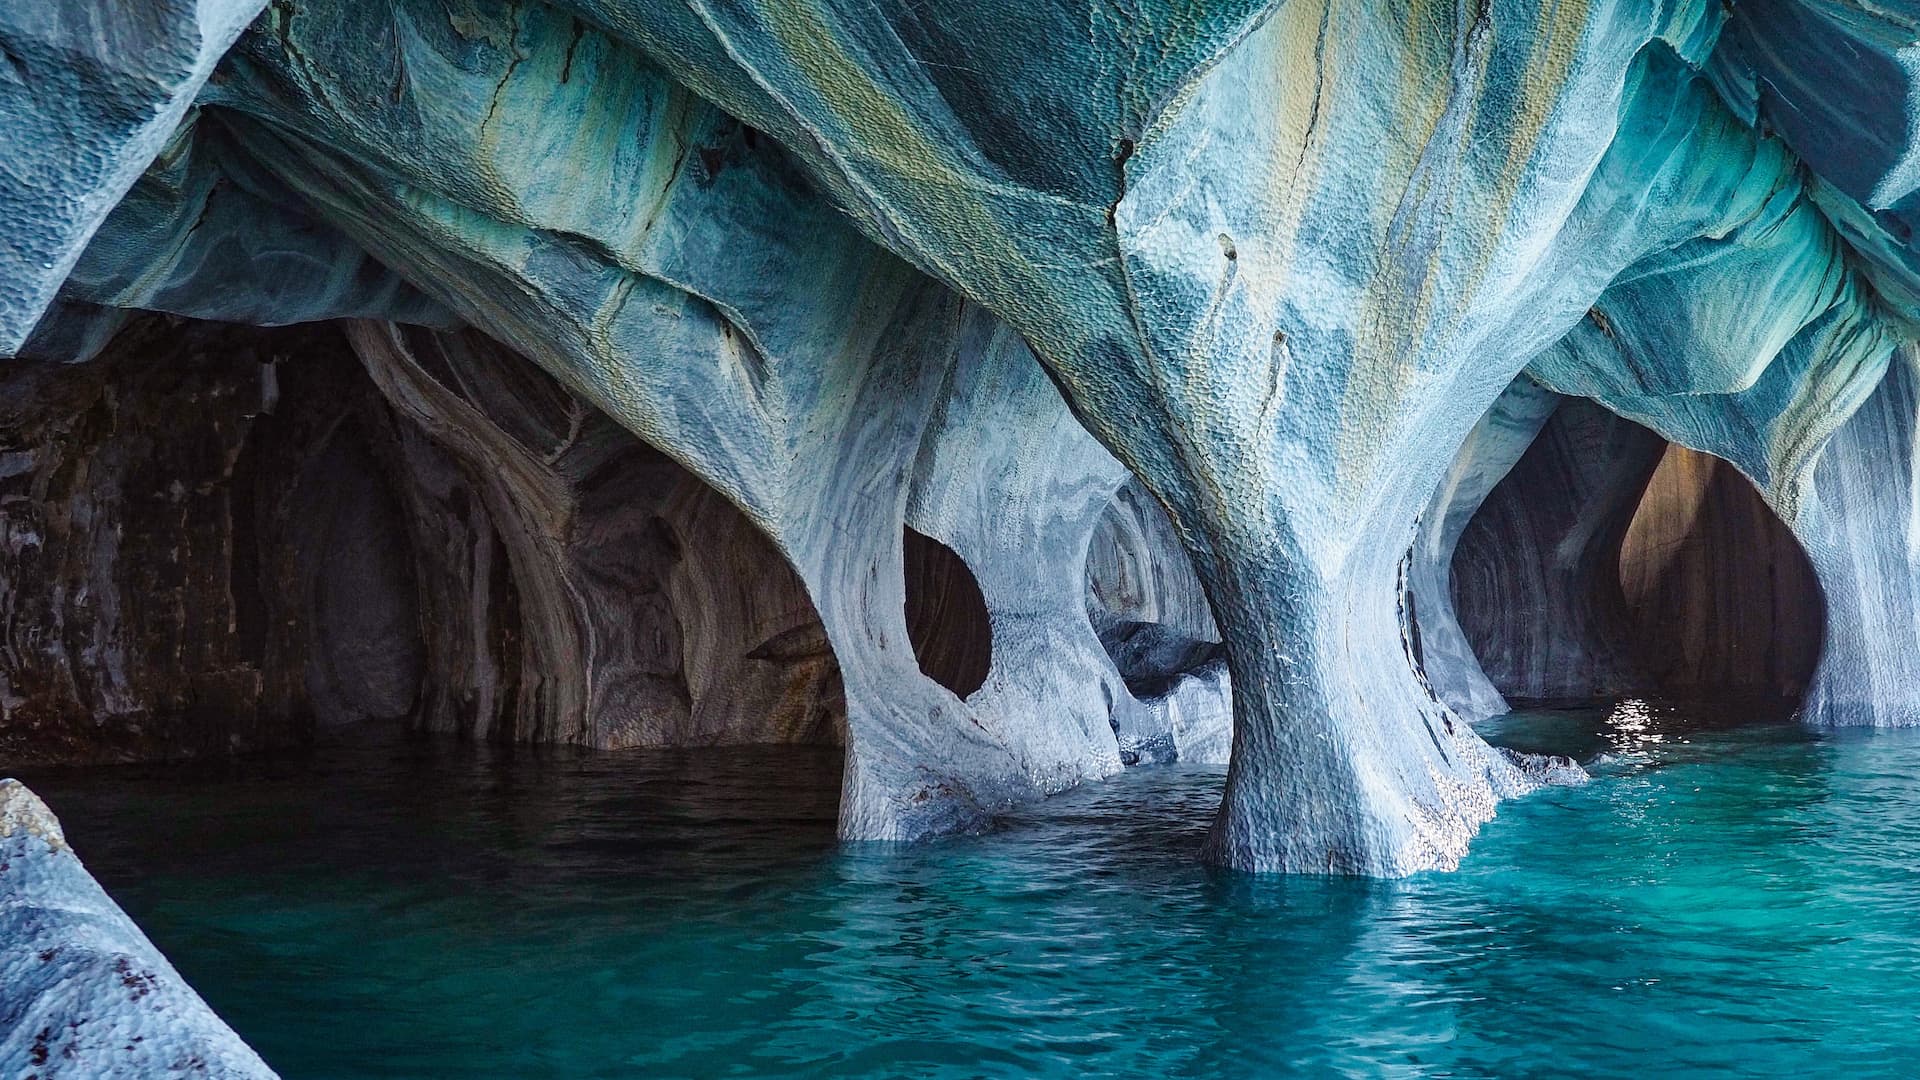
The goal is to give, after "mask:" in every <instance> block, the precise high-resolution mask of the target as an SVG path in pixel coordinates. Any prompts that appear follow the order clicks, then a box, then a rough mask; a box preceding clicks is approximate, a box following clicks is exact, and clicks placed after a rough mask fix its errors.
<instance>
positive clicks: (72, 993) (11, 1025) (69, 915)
mask: <svg viewBox="0 0 1920 1080" xmlns="http://www.w3.org/2000/svg"><path fill="white" fill-rule="evenodd" d="M0 987H4V988H5V989H4V991H0V1072H3V1073H5V1074H6V1075H8V1076H19V1077H40V1078H44V1080H55V1078H58V1077H74V1078H76V1080H77V1078H81V1077H88V1078H91V1077H105V1076H208V1077H271V1076H273V1075H274V1073H273V1070H271V1069H269V1068H267V1065H266V1062H264V1061H261V1060H260V1056H259V1055H258V1054H255V1053H254V1052H253V1050H252V1049H251V1048H249V1047H248V1046H247V1044H246V1043H244V1042H242V1041H240V1036H238V1035H235V1034H234V1033H233V1031H232V1029H230V1028H228V1027H227V1025H226V1024H224V1023H222V1022H221V1020H220V1018H219V1017H217V1016H215V1015H214V1014H213V1010H212V1009H209V1008H208V1007H207V1003H206V1002H204V1001H202V1000H201V999H200V995H198V994H196V993H194V992H193V989H192V988H191V987H189V986H188V985H187V984H186V981H185V980H183V979H181V978H180V973H179V972H177V971H175V970H174V969H173V965H172V964H169V963H168V962H167V958H166V957H164V956H162V955H160V950H158V949H156V948H154V947H153V943H152V942H150V941H148V940H147V937H146V935H145V934H142V933H141V932H140V928H139V927H137V926H135V925H133V920H131V919H129V918H127V916H126V913H125V912H123V911H121V910H120V907H119V905H117V904H115V903H114V902H113V900H112V899H111V898H109V897H108V896H107V894H106V892H105V891H104V890H102V889H101V888H100V886H99V884H98V883H97V882H95V881H94V880H93V878H92V876H90V875H89V874H88V873H87V871H86V868H85V867H83V866H82V865H80V860H79V858H78V857H77V856H75V855H74V853H73V849H72V848H70V847H68V846H67V841H66V836H65V835H64V834H63V833H62V832H61V830H60V822H59V821H58V820H56V819H55V818H54V816H53V812H52V811H50V810H48V809H47V804H46V803H43V802H41V801H40V799H39V797H38V796H36V795H34V793H33V792H31V791H28V790H27V787H26V785H24V784H22V783H20V782H19V781H18V780H4V779H0Z"/></svg>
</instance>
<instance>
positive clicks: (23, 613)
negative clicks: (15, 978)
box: [0, 317, 422, 763]
mask: <svg viewBox="0 0 1920 1080" xmlns="http://www.w3.org/2000/svg"><path fill="white" fill-rule="evenodd" d="M0 380H3V384H0V460H3V461H4V462H5V463H6V464H5V467H4V468H0V473H4V478H0V524H3V525H4V529H5V541H4V546H0V635H4V639H5V642H6V647H5V649H4V650H0V760H4V761H6V762H9V763H16V762H27V761H96V760H128V759H137V758H153V757H176V756H183V755H198V754H208V753H215V754H217V753H225V752H229V751H234V750H240V751H245V750H258V749H264V748H268V747H273V746H281V745H287V744H291V743H298V742H301V741H303V740H304V739H306V738H307V737H308V736H309V735H310V734H311V732H312V730H313V726H314V725H315V724H316V723H318V724H338V723H347V722H352V721H356V720H366V719H389V720H395V719H399V718H402V717H404V716H406V715H407V713H408V711H409V710H410V709H411V707H412V705H413V702H414V696H415V687H416V686H417V684H418V682H419V680H420V678H421V675H422V667H421V664H422V649H421V640H420V634H419V628H418V611H417V606H416V601H415V597H414V595H413V591H412V565H411V555H410V550H409V544H408V541H407V523H406V521H405V519H404V516H403V514H402V513H401V509H400V503H399V500H398V495H397V492H396V491H395V489H394V482H393V479H394V478H393V474H392V471H391V469H390V468H388V467H386V464H383V463H390V461H391V459H390V457H389V456H388V450H387V447H386V439H387V434H386V426H387V424H388V419H387V414H386V409H385V406H384V405H383V404H382V402H381V400H380V397H379V395H378V393H377V392H375V390H374V388H373V385H372V384H371V383H370V382H369V381H368V380H367V379H366V377H365V375H364V374H363V373H362V372H361V371H360V369H359V366H358V364H357V363H355V362H354V360H353V358H352V354H351V352H350V351H349V350H348V349H347V348H346V343H345V342H344V341H343V340H342V339H341V337H340V335H339V333H338V331H336V330H333V329H332V328H330V327H314V328H297V329H289V330H279V331H263V330H255V329H251V328H244V327H224V326H216V325H212V324H198V323H191V322H186V323H183V322H180V321H179V320H172V319H167V318H163V317H146V318H142V319H139V320H136V321H135V322H134V323H133V324H132V325H130V326H129V327H128V329H126V330H125V331H124V332H123V333H122V334H121V335H120V336H119V337H118V338H116V339H115V340H114V341H113V344H112V346H111V348H110V349H109V350H108V352H107V353H106V354H105V355H103V356H102V357H101V358H100V359H99V360H97V361H96V362H95V363H92V364H88V365H83V366H64V365H55V364H44V363H32V362H25V361H22V362H17V363H14V364H11V365H9V366H8V367H7V368H6V369H5V370H4V372H3V373H0Z"/></svg>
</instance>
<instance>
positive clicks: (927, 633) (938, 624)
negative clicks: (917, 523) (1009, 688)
mask: <svg viewBox="0 0 1920 1080" xmlns="http://www.w3.org/2000/svg"><path fill="white" fill-rule="evenodd" d="M902 540H903V543H904V555H905V566H906V594H907V595H906V606H907V640H908V641H909V642H911V643H912V645H913V658H914V660H915V661H917V662H918V663H919V665H920V671H921V673H922V674H924V675H925V676H926V677H927V678H929V679H932V680H933V681H934V682H937V683H939V684H940V685H941V686H944V687H946V688H947V689H949V690H951V691H953V692H954V693H955V694H956V695H958V696H960V697H963V698H964V697H967V696H968V695H970V694H972V693H973V692H974V691H976V690H978V689H980V687H982V686H984V685H985V684H986V681H987V672H988V671H989V670H991V668H992V666H993V623H992V620H991V619H990V618H989V617H988V614H987V598H986V595H985V594H984V593H982V592H981V591H980V582H979V581H977V580H975V578H974V576H973V571H972V569H970V568H969V567H968V566H967V561H966V560H965V559H962V558H961V557H960V556H959V554H958V553H957V552H955V551H954V550H953V549H952V548H950V547H948V546H947V545H945V544H943V543H941V542H940V541H938V540H935V539H934V538H932V537H930V536H926V535H924V534H922V533H919V532H915V531H914V530H913V529H911V528H907V529H904V530H903V536H902Z"/></svg>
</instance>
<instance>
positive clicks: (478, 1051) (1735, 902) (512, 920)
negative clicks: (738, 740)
mask: <svg viewBox="0 0 1920 1080" xmlns="http://www.w3.org/2000/svg"><path fill="white" fill-rule="evenodd" d="M1494 734H1495V736H1496V741H1500V740H1504V741H1506V742H1508V743H1510V744H1514V745H1520V746H1523V747H1525V748H1529V749H1554V750H1559V751H1563V752H1573V753H1575V754H1576V756H1579V757H1581V758H1582V759H1583V760H1585V761H1587V762H1588V763H1589V768H1590V769H1591V771H1593V772H1594V773H1595V777H1596V779H1595V780H1594V782H1593V783H1591V784H1589V785H1587V786H1586V787H1584V788H1577V789H1559V790H1555V791H1549V792H1546V793H1544V794H1542V795H1538V796H1535V797H1532V798H1529V799H1525V800H1521V801H1517V802H1512V803H1508V804H1505V805H1504V806H1503V807H1502V809H1501V812H1500V816H1499V818H1498V819H1497V820H1495V821H1494V822H1493V823H1491V824H1490V825H1488V826H1487V828H1486V829H1485V830H1484V831H1483V832H1482V833H1481V836H1480V838H1479V840H1478V841H1477V842H1476V844H1475V846H1474V849H1473V853H1472V855H1471V856H1469V858H1468V859H1467V861H1466V863H1465V864H1464V865H1463V866H1462V867H1461V869H1460V870H1459V872H1457V873H1453V874H1429V875H1423V876H1420V877H1416V878H1413V879H1411V880H1407V881H1399V882H1384V883H1383V882H1366V881H1353V880H1319V879H1305V878H1250V877H1244V876H1238V875H1232V874H1223V873H1219V872H1214V871H1210V870H1207V869H1205V868H1203V867H1201V866H1200V865H1199V864H1198V863H1196V862H1195V858H1194V854H1195V849H1196V848H1197V846H1198V844H1199V842H1200V839H1201V837H1202V835H1203V833H1204V831H1205V828H1206V825H1207V822H1208V819H1209V817H1210V816H1211V814H1212V812H1213V809H1214V806H1215V804H1216V803H1217V801H1218V799H1219V793H1220V788H1221V783H1222V779H1223V770H1208V769H1191V768H1180V767H1173V768H1162V769H1142V770H1136V771H1133V772H1131V773H1129V774H1127V775H1125V776H1123V777H1121V778H1119V779H1117V780H1115V781H1112V782H1109V783H1105V784H1100V785H1094V786H1091V787H1088V788H1086V789H1083V790H1080V791H1077V792H1073V793H1069V794H1067V795H1063V796H1061V797H1059V798H1056V799H1054V800H1052V801H1050V802H1049V803H1047V804H1045V805H1044V806H1041V807H1037V808H1034V809H1032V810H1030V811H1028V812H1025V813H1023V814H1022V815H1020V816H1019V817H1017V818H1015V819H1012V820H1009V821H1008V822H1007V823H1006V826H1005V828H1004V829H1002V830H1000V831H998V832H996V833H994V834H991V835H987V836H982V837H974V838H964V839H957V840H949V841H944V842H940V843H936V844H932V845H927V846H924V847H919V848H914V849H907V850H896V849H879V848H859V847H854V848H841V847H836V846H835V845H834V844H833V838H832V815H833V810H834V805H835V800H836V797H837V795H836V791H835V790H834V785H835V783H836V782H837V777H836V776H835V769H836V755H832V754H828V755H824V756H823V755H820V754H818V753H816V752H795V751H759V750H755V751H746V752H742V751H719V750H716V751H703V752H697V753H673V754H660V753H618V754H600V755H593V754H580V753H566V752H553V751H548V752H543V753H532V752H527V751H518V752H503V751H500V750H485V749H476V748H473V747H466V746H461V745H458V744H453V743H445V742H420V741H394V740H389V741H381V742H377V743H373V744H369V745H360V746H352V747H339V748H332V749H323V750H321V751H319V752H317V753H316V754H315V755H313V756H312V757H311V758H303V759H301V760H298V761H292V762H279V763H271V764H258V763H255V764H249V765H246V766H240V767H229V768H224V769H218V770H213V771H208V770H204V769H196V770H192V771H172V772H149V771H138V772H134V771H125V770H110V771H105V772H101V771H95V772H92V773H81V774H71V773H69V774H59V773H50V774H42V775H38V776H31V775H30V776H28V777H27V779H28V780H29V782H32V783H34V784H36V785H37V786H38V787H39V788H40V789H41V791H42V793H43V794H44V795H45V796H46V797H47V799H48V801H49V802H50V803H52V804H53V807H54V809H55V810H56V811H57V812H58V813H60V814H61V816H62V817H63V818H64V820H65V822H66V825H67V830H68V833H69V836H70V837H71V838H72V840H73V841H74V844H75V847H76V848H77V850H78V851H79V852H80V854H81V856H82V857H83V858H84V859H85V860H86V862H87V863H88V865H89V866H90V867H91V868H92V869H93V870H94V871H95V873H96V875H97V876H98V877H99V878H100V879H101V880H102V881H103V882H104V883H105V884H106V886H107V888H108V889H109V891H111V892H112V893H113V895H114V896H115V897H116V898H118V899H119V900H120V902H121V903H122V904H123V905H124V906H125V907H126V908H127V909H128V911H129V912H131V913H132V915H133V916H134V917H135V918H136V919H137V920H139V922H140V923H141V924H142V925H143V926H145V927H146V928H147V930H148V932H149V933H150V934H151V935H152V937H153V938H154V940H155V941H156V942H157V943H158V944H159V945H160V947H161V948H162V949H164V950H165V951H166V952H167V953H168V954H169V955H170V956H171V957H172V958H173V959H174V961H175V963H176V965H177V966H178V967H179V968H180V969H181V971H182V972H183V973H184V974H185V975H186V976H187V977H188V978H189V979H190V980H191V981H192V982H193V983H194V984H195V985H197V986H198V987H199V988H200V990H201V992H202V993H203V994H204V995H205V996H206V997H207V998H208V1000H210V1001H211V1002H212V1003H213V1005H214V1007H215V1008H216V1009H218V1010H219V1011H220V1012H221V1013H223V1014H224V1015H225V1016H226V1017H227V1018H228V1019H229V1021H230V1022H231V1023H232V1024H233V1026H234V1027H235V1028H237V1029H238V1030H239V1031H240V1033H241V1034H242V1035H243V1036H245V1037H246V1038H247V1039H248V1040H249V1041H250V1042H252V1043H253V1045H254V1046H255V1047H257V1048H258V1049H259V1050H260V1052H261V1053H262V1054H263V1055H264V1056H265V1057H266V1058H267V1060H268V1061H269V1062H271V1063H272V1064H274V1065H275V1066H276V1067H278V1068H279V1069H280V1070H282V1071H283V1073H284V1074H285V1075H287V1076H289V1077H307V1076H316V1077H317V1076H325V1077H349V1076H406V1077H419V1076H517V1077H518V1076H568V1077H575V1076H715V1075H723V1074H724V1075H739V1076H745V1075H796V1074H799V1075H807V1074H811V1075H834V1076H873V1077H893V1076H911V1077H922V1076H938V1077H972V1076H987V1075H991V1076H1034V1075H1043V1076H1061V1077H1068V1076H1073V1077H1077V1076H1088V1075H1108V1074H1129V1075H1154V1076H1161V1075H1182V1076H1261V1075H1272V1074H1274V1073H1279V1072H1300V1073H1307V1074H1315V1075H1324V1074H1327V1073H1330V1072H1343V1073H1346V1074H1349V1075H1357V1076H1378V1075H1405V1076H1417V1075H1433V1076H1464V1075H1494V1076H1521V1075H1540V1074H1576V1075H1586V1076H1636V1077H1645V1076H1650V1075H1665V1074H1672V1073H1676V1072H1687V1071H1691V1070H1696V1069H1704V1068H1727V1069H1733V1070H1738V1071H1740V1072H1743V1073H1748V1074H1775V1075H1777V1074H1784V1073H1794V1072H1798V1073H1802V1074H1807V1075H1817V1076H1829V1075H1913V1074H1914V1073H1915V1072H1916V1070H1920V870H1916V867H1920V733H1913V732H1891V733H1888V732H1882V733H1842V734H1837V735H1815V734H1810V733H1807V732H1803V731H1800V730H1797V729H1795V728H1793V727H1791V726H1790V725H1782V724H1761V723H1756V722H1749V721H1744V720H1743V719H1742V718H1740V717H1738V716H1734V717H1732V718H1731V719H1729V718H1728V717H1720V718H1718V719H1717V720H1714V721H1711V722H1704V721H1702V720H1701V718H1700V717H1699V716H1698V715H1689V714H1684V713H1672V712H1663V711H1659V710H1650V709H1644V708H1638V707H1634V706H1628V707H1623V708H1622V709H1619V710H1615V711H1613V712H1612V713H1599V714H1595V713H1563V714H1538V715H1533V716H1521V717H1516V718H1514V719H1511V720H1508V721H1505V722H1503V723H1502V724H1501V725H1500V727H1499V728H1498V729H1497V730H1496V731H1495V732H1494Z"/></svg>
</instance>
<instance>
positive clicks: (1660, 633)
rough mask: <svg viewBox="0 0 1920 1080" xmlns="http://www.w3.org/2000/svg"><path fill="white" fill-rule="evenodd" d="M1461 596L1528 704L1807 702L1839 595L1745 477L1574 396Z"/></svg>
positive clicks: (1499, 515) (1498, 520)
mask: <svg viewBox="0 0 1920 1080" xmlns="http://www.w3.org/2000/svg"><path fill="white" fill-rule="evenodd" d="M1451 569H1452V574H1451V579H1452V581H1451V599H1452V601H1453V604H1454V611H1455V614H1456V615H1457V616H1458V618H1459V623H1460V627H1461V630H1462V631H1463V633H1464V634H1465V636H1466V639H1467V642H1468V644H1469V645H1470V646H1471V649H1472V653H1473V656H1474V658H1475V659H1477V660H1478V662H1479V663H1480V665H1481V667H1482V669H1483V671H1484V673H1485V675H1486V678H1487V680H1488V681H1489V682H1490V683H1491V684H1492V686H1493V688H1494V689H1496V690H1498V691H1499V692H1500V694H1501V695H1502V696H1503V697H1505V698H1506V700H1507V702H1508V704H1509V705H1511V706H1514V707H1516V708H1527V707H1562V706H1578V705H1592V704H1602V703H1611V702H1618V701H1622V700H1629V699H1645V700H1653V701H1666V702H1692V703H1709V702H1711V703H1735V702H1737V703H1739V704H1740V705H1741V706H1742V707H1743V709H1745V710H1746V712H1747V713H1748V715H1752V713H1753V709H1754V708H1756V707H1757V708H1760V709H1761V710H1762V711H1763V712H1765V713H1766V714H1768V715H1771V714H1772V713H1773V712H1774V711H1775V710H1776V709H1777V711H1778V712H1779V714H1780V715H1782V716H1784V715H1786V714H1788V713H1790V712H1791V711H1792V710H1793V709H1794V708H1795V707H1797V706H1798V704H1799V701H1800V699H1801V697H1802V695H1803V694H1804V693H1805V691H1806V689H1807V686H1808V683H1809V681H1810V679H1811V676H1812V673H1813V670H1814V667H1815V666H1816V664H1817V663H1818V661H1819V656H1820V651H1821V647H1822V642H1823V637H1824V630H1825V626H1824V616H1823V611H1824V605H1823V601H1822V597H1821V593H1820V588H1819V585H1818V582H1817V580H1816V578H1815V576H1814V572H1813V568H1812V566H1811V565H1810V564H1809V563H1808V561H1807V557H1806V554H1805V553H1804V552H1803V551H1802V550H1801V548H1800V545H1799V542H1798V541H1797V540H1796V538H1795V537H1794V536H1793V534H1792V533H1791V531H1789V530H1788V528H1787V527H1786V525H1785V524H1784V523H1783V522H1782V521H1781V520H1780V519H1779V518H1778V517H1777V516H1776V515H1775V514H1774V513H1773V511H1772V509H1771V508H1770V507H1768V506H1767V504H1766V502H1765V501H1764V500H1763V499H1762V498H1761V496H1760V494H1759V492H1757V491H1756V490H1755V489H1754V487H1753V485H1752V484H1751V483H1750V482H1749V481H1748V480H1747V479H1746V477H1745V476H1743V475H1742V474H1741V473H1740V472H1739V470H1737V469H1736V468H1734V467H1733V466H1732V465H1730V464H1728V463H1727V462H1725V461H1723V460H1721V459H1719V458H1716V457H1713V456H1712V455H1709V454H1704V453H1700V452H1698V451H1693V450H1689V449H1686V448H1684V447H1680V446H1677V445H1672V444H1669V443H1667V442H1666V440H1665V439H1663V438H1661V437H1660V436H1659V435H1657V434H1655V433H1654V432H1652V431H1650V430H1648V429H1647V428H1645V427H1642V426H1641V425H1639V424H1635V423H1633V422H1632V421H1629V420H1626V419H1623V418H1621V417H1619V416H1616V415H1614V414H1612V413H1611V412H1609V411H1607V410H1606V409H1604V408H1603V407H1601V406H1600V405H1598V404H1596V403H1594V402H1592V401H1588V400H1585V399H1578V398H1568V399H1564V400H1562V401H1561V402H1560V404H1559V405H1558V406H1557V407H1556V408H1554V410H1553V411H1552V413H1551V414H1550V415H1549V416H1548V417H1547V419H1546V421H1545V423H1544V426H1542V427H1541V428H1540V429H1539V434H1538V435H1537V436H1536V437H1535V438H1534V439H1533V441H1532V442H1531V444H1529V445H1528V446H1527V449H1526V450H1525V452H1524V453H1523V454H1521V455H1520V457H1519V460H1518V461H1517V462H1515V463H1514V465H1513V467H1512V468H1511V470H1510V471H1508V472H1507V474H1506V476H1505V477H1504V478H1503V479H1502V480H1501V481H1500V482H1499V483H1498V484H1497V485H1495V486H1494V487H1493V489H1492V491H1491V492H1490V493H1489V494H1488V495H1487V497H1486V499H1485V501H1484V503H1482V504H1481V506H1480V507H1479V509H1478V510H1477V511H1475V512H1474V514H1473V516H1472V518H1471V520H1470V521H1469V522H1468V524H1467V525H1466V527H1465V529H1464V530H1463V532H1462V533H1461V535H1460V539H1459V542H1458V545H1457V546H1456V548H1455V550H1454V553H1453V557H1452V564H1451Z"/></svg>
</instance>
